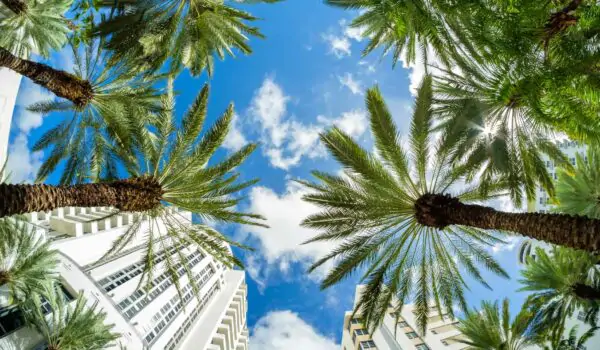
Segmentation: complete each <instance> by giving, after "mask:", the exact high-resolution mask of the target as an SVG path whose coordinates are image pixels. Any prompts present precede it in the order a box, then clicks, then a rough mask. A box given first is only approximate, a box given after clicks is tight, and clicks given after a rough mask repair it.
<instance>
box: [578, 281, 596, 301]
mask: <svg viewBox="0 0 600 350" xmlns="http://www.w3.org/2000/svg"><path fill="white" fill-rule="evenodd" d="M572 289H573V292H574V293H575V295H577V296H578V297H580V298H582V299H587V300H600V289H598V288H594V287H592V286H588V285H587V284H583V283H576V284H574V285H573V286H572Z"/></svg>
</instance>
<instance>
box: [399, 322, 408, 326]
mask: <svg viewBox="0 0 600 350" xmlns="http://www.w3.org/2000/svg"><path fill="white" fill-rule="evenodd" d="M398 326H399V327H408V323H406V321H400V322H398Z"/></svg>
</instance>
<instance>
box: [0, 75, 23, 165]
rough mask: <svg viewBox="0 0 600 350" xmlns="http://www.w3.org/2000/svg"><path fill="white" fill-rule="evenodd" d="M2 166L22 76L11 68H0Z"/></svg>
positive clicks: (0, 160) (0, 152) (0, 149)
mask: <svg viewBox="0 0 600 350" xmlns="http://www.w3.org/2000/svg"><path fill="white" fill-rule="evenodd" d="M0 82H1V83H0V168H1V167H2V166H3V165H4V163H5V162H6V154H7V151H8V137H9V134H10V124H11V121H12V116H13V111H14V109H15V103H16V100H17V93H18V92H19V84H20V83H21V76H20V75H19V74H17V73H15V72H13V71H11V70H9V69H6V68H0Z"/></svg>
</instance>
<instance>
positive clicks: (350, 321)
mask: <svg viewBox="0 0 600 350" xmlns="http://www.w3.org/2000/svg"><path fill="white" fill-rule="evenodd" d="M362 288H363V286H360V285H359V286H357V287H356V293H355V294H354V307H356V305H357V303H358V299H359V296H360V293H361V290H362ZM457 324H458V321H457V320H451V319H449V318H446V317H444V318H441V317H440V316H439V313H438V312H437V309H432V310H431V312H430V314H429V322H428V323H427V332H426V335H424V336H423V335H419V334H418V332H417V331H416V330H417V323H416V318H415V313H414V306H413V305H405V306H404V308H402V313H401V315H400V316H399V317H398V318H396V316H395V314H394V309H393V308H389V312H388V313H387V315H385V318H384V321H383V323H382V324H381V326H379V327H378V328H377V329H376V330H375V331H374V332H373V333H372V334H370V333H369V331H368V329H367V327H366V326H365V325H364V324H363V323H362V321H361V319H360V316H358V315H357V316H355V317H354V318H352V311H346V313H345V314H344V330H343V333H342V350H363V349H370V350H371V349H373V350H458V349H464V348H466V347H467V345H466V344H462V343H459V342H458V339H459V338H460V337H462V334H461V333H460V332H459V331H458V329H457V328H456V325H457Z"/></svg>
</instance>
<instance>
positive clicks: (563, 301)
mask: <svg viewBox="0 0 600 350" xmlns="http://www.w3.org/2000/svg"><path fill="white" fill-rule="evenodd" d="M536 255H537V257H536V258H535V259H531V258H530V259H528V261H527V265H526V268H525V269H524V270H522V271H521V274H522V276H523V278H522V279H521V280H520V281H519V282H520V283H521V284H522V285H523V287H522V288H521V289H520V290H521V291H528V292H532V294H531V295H530V296H529V297H528V298H527V304H528V305H529V307H530V308H531V309H533V310H535V311H536V314H537V316H536V317H537V318H538V319H539V320H540V322H541V323H543V324H545V325H548V327H550V326H551V325H556V324H563V322H564V319H565V317H567V316H569V315H572V314H573V313H574V312H575V311H576V310H582V311H584V312H585V315H586V321H587V322H590V323H594V322H595V318H596V315H597V313H598V309H599V306H600V280H599V279H598V272H599V271H598V267H597V265H596V264H597V262H598V258H597V257H596V256H594V255H592V254H589V253H586V252H582V251H576V250H572V249H568V248H562V247H556V248H553V249H552V253H551V254H548V253H546V251H544V250H543V249H540V248H538V249H537V250H536Z"/></svg>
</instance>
